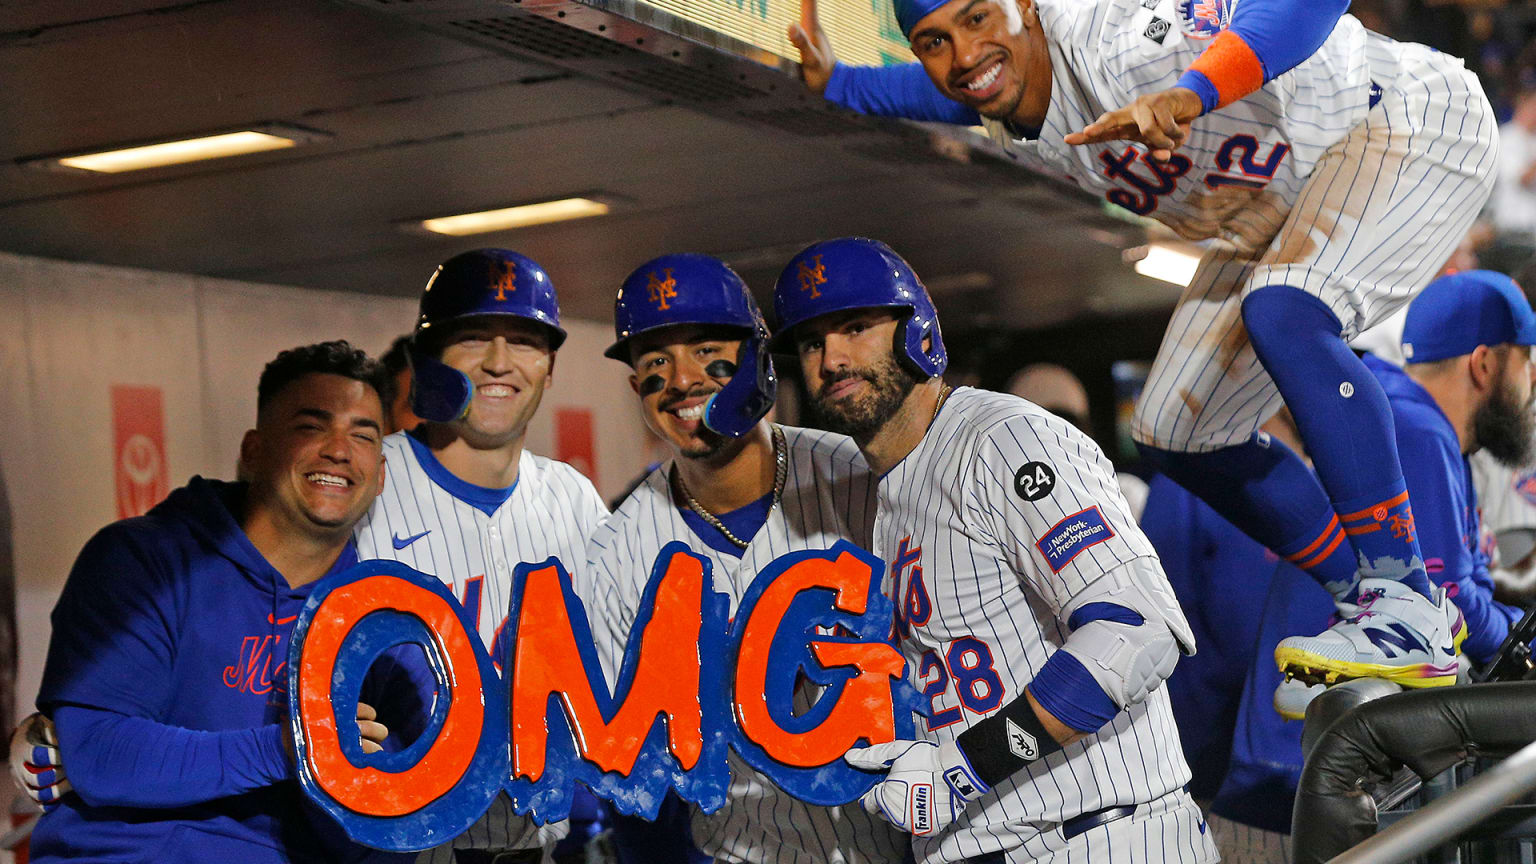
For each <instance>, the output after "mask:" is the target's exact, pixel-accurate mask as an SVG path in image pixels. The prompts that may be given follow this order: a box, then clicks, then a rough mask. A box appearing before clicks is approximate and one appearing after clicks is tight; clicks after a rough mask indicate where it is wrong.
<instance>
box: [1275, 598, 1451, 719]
mask: <svg viewBox="0 0 1536 864" xmlns="http://www.w3.org/2000/svg"><path fill="white" fill-rule="evenodd" d="M1359 591H1360V593H1359V597H1357V598H1356V600H1355V602H1354V603H1353V604H1350V603H1341V604H1340V612H1339V614H1340V615H1341V616H1343V620H1341V621H1339V622H1338V623H1337V624H1335V625H1333V626H1332V627H1330V628H1328V629H1327V630H1325V631H1323V632H1322V633H1320V634H1319V635H1317V636H1291V637H1289V638H1287V639H1283V640H1281V642H1280V644H1279V645H1278V646H1276V647H1275V664H1276V665H1277V666H1279V667H1280V671H1281V672H1283V673H1285V675H1286V677H1287V678H1288V679H1295V680H1297V681H1300V682H1302V683H1303V684H1337V683H1338V682H1340V681H1347V680H1350V679H1353V678H1384V679H1386V680H1388V681H1392V682H1395V683H1397V684H1401V685H1402V686H1404V687H1448V686H1450V685H1452V684H1455V683H1456V670H1457V663H1456V655H1457V653H1458V652H1459V651H1460V650H1461V643H1462V640H1464V639H1466V638H1467V625H1466V620H1465V619H1464V618H1463V617H1462V615H1461V610H1460V609H1457V608H1456V606H1455V604H1453V603H1451V601H1450V599H1449V598H1448V597H1446V595H1445V590H1444V589H1443V588H1436V589H1435V594H1434V597H1433V599H1431V598H1429V597H1425V596H1423V595H1422V594H1419V593H1418V592H1417V591H1414V590H1413V589H1412V588H1409V587H1408V586H1406V585H1404V584H1403V583H1401V582H1398V581H1396V580H1393V579H1362V580H1360V589H1359ZM1277 698H1278V697H1277ZM1303 710H1305V708H1303Z"/></svg>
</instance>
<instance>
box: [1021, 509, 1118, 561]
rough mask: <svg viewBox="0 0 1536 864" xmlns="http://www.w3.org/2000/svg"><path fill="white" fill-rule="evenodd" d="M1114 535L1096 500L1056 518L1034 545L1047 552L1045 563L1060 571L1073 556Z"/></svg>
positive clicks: (1043, 553)
mask: <svg viewBox="0 0 1536 864" xmlns="http://www.w3.org/2000/svg"><path fill="white" fill-rule="evenodd" d="M1113 536H1115V531H1114V529H1113V528H1110V527H1109V523H1108V522H1105V521H1104V514H1103V513H1100V512H1099V505H1097V504H1095V505H1093V506H1092V507H1089V508H1088V509H1087V510H1079V511H1078V512H1076V513H1073V514H1072V515H1071V516H1068V517H1067V518H1065V519H1063V520H1061V521H1060V522H1057V523H1056V524H1055V526H1053V527H1052V528H1051V530H1049V531H1047V532H1045V536H1044V537H1041V538H1040V539H1039V540H1036V541H1035V548H1036V549H1039V550H1040V554H1041V555H1043V556H1045V563H1047V564H1049V565H1050V566H1051V572H1052V573H1060V572H1061V568H1063V567H1065V566H1067V565H1068V564H1070V563H1072V559H1073V558H1076V557H1077V556H1078V555H1079V554H1081V553H1082V551H1083V550H1084V549H1087V548H1089V547H1091V546H1097V545H1098V544H1100V543H1103V542H1104V541H1105V540H1108V539H1109V538H1111V537H1113Z"/></svg>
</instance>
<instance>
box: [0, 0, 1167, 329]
mask: <svg viewBox="0 0 1536 864" xmlns="http://www.w3.org/2000/svg"><path fill="white" fill-rule="evenodd" d="M670 2H682V0H670ZM698 2H706V0H698ZM774 2H779V0H774ZM642 21H643V22H646V23H641V22H642ZM679 34H681V35H679ZM685 37H687V38H685ZM748 58H752V59H748ZM791 71H792V64H789V63H788V62H786V61H784V60H782V58H778V57H775V56H773V55H771V54H767V53H764V52H761V51H757V50H754V49H752V48H751V47H750V46H748V45H746V44H745V43H742V42H739V41H737V40H735V39H732V38H728V37H725V36H721V35H720V34H718V33H715V32H712V31H709V30H706V29H703V28H700V27H697V26H695V25H692V24H689V23H688V22H684V21H681V20H680V19H677V18H674V17H671V16H668V15H666V14H664V13H662V12H658V11H656V9H655V8H653V7H649V6H643V5H641V4H640V3H636V2H631V0H592V2H590V3H577V2H575V0H523V2H517V0H506V2H490V0H344V2H343V0H336V2H322V0H186V2H179V3H170V2H164V0H161V2H149V0H7V2H0V250H5V251H10V252H17V253H21V254H28V255H39V256H46V257H54V258H62V259H67V260H76V261H90V262H97V263H104V264H115V265H125V266H132V267H143V268H149V269H154V270H165V271H174V272H184V273H196V274H205V275H213V276H220V277H227V278H232V279H239V280H248V281H254V282H271V283H281V284H290V285H299V286H308V287H318V288H332V289H345V290H353V291H360V292H372V293H383V294H394V295H413V294H414V293H415V292H417V291H418V290H419V289H420V287H421V285H422V284H423V283H424V282H425V279H426V277H427V276H428V275H429V274H430V273H431V270H432V268H433V267H434V266H435V265H436V263H437V262H439V261H440V260H442V259H444V258H446V257H448V256H449V255H451V254H453V253H455V252H457V251H460V250H462V249H465V248H470V247H473V246H487V245H499V246H507V247H510V248H514V249H518V250H520V251H522V252H525V253H527V254H530V255H532V256H533V257H535V258H536V259H538V260H539V261H541V262H543V263H544V264H545V265H546V266H547V267H548V269H549V270H550V272H551V274H552V275H553V276H554V278H555V281H556V284H557V286H558V287H559V289H560V293H561V299H562V304H563V306H564V308H565V311H566V314H568V315H576V316H581V317H586V318H592V319H595V320H600V321H606V320H608V317H609V314H610V309H611V307H610V303H611V298H612V294H613V290H614V289H615V288H616V287H617V284H618V281H619V280H620V279H621V278H622V277H623V276H624V274H625V273H626V272H628V270H629V269H631V268H632V267H634V266H635V265H637V264H638V263H640V262H641V261H642V260H644V259H645V258H648V257H650V256H652V255H655V254H660V253H662V252H671V251H684V250H689V251H703V252H709V253H713V254H717V255H721V256H722V257H725V258H726V259H727V260H728V261H730V262H731V263H733V264H734V265H735V266H736V267H737V268H738V269H739V270H740V271H741V272H742V274H743V275H744V276H746V277H747V279H748V281H749V282H751V283H752V285H753V287H754V288H755V289H756V290H757V291H758V292H759V294H760V296H762V295H763V294H764V293H765V292H766V291H767V290H768V289H770V288H771V285H772V280H773V278H774V276H775V275H776V274H777V270H778V267H779V266H780V265H781V264H782V262H783V261H785V260H787V259H788V257H789V256H790V255H791V254H792V253H793V252H794V251H796V250H797V249H798V248H800V247H801V246H803V245H805V244H807V243H809V242H812V241H814V240H818V239H823V238H825V237H829V236H836V235H839V234H865V235H868V236H872V237H877V238H880V239H883V240H886V241H888V242H890V243H892V245H894V246H895V247H896V248H897V249H898V250H900V251H901V252H903V253H904V254H905V255H906V256H907V257H908V258H909V259H910V260H911V261H912V262H913V264H914V266H915V267H916V268H917V270H918V272H919V273H920V274H921V275H923V276H924V277H925V278H926V279H927V280H928V281H929V282H930V285H931V287H932V288H933V290H934V293H935V295H936V299H937V301H938V304H939V306H940V309H941V311H942V312H943V313H944V314H945V316H946V320H947V321H948V322H950V323H951V326H952V327H955V326H956V325H958V327H959V328H964V327H965V326H967V325H971V326H987V327H996V328H1002V327H1007V328H1020V329H1030V328H1034V327H1038V326H1043V325H1046V324H1051V323H1057V322H1060V321H1063V320H1069V319H1071V318H1074V317H1076V316H1079V315H1086V314H1091V313H1094V312H1100V313H1103V312H1122V313H1123V312H1127V311H1132V310H1135V309H1137V308H1157V309H1162V308H1166V306H1168V305H1169V304H1171V302H1172V299H1173V297H1174V296H1176V294H1177V291H1176V289H1173V288H1172V287H1171V286H1168V285H1167V284H1166V283H1160V282H1155V281H1153V280H1149V279H1144V278H1143V277H1140V276H1136V275H1135V274H1134V273H1132V272H1131V271H1130V269H1129V268H1128V267H1126V266H1125V265H1124V264H1122V262H1121V260H1120V249H1121V248H1122V247H1125V246H1131V245H1135V244H1137V243H1140V242H1142V237H1143V232H1142V229H1140V228H1138V227H1136V226H1132V225H1129V224H1127V223H1124V222H1121V221H1119V220H1116V219H1114V218H1112V217H1110V216H1108V215H1106V214H1105V212H1104V211H1103V210H1102V208H1101V207H1100V206H1099V205H1098V202H1097V201H1095V200H1093V199H1091V198H1089V197H1088V196H1085V195H1083V194H1081V193H1079V192H1077V191H1076V190H1074V189H1071V188H1069V187H1066V186H1063V185H1060V184H1058V183H1057V182H1056V181H1053V180H1049V179H1046V178H1043V177H1040V176H1038V175H1035V174H1033V173H1031V172H1029V171H1028V170H1026V169H1024V168H1022V167H1020V166H1017V165H1015V164H1013V163H1011V162H1010V161H1008V160H1007V159H1006V157H1004V156H1003V155H1002V154H1001V153H1000V151H997V150H996V149H995V148H993V147H992V145H991V144H990V143H989V142H985V141H983V140H982V139H981V138H980V137H979V136H975V135H972V134H970V133H966V132H963V131H950V130H934V129H930V128H927V127H923V126H919V125H917V124H908V123H901V122H895V121H883V120H876V119H871V118H864V117H858V116H854V115H851V114H847V113H845V112H841V111H837V110H835V109H832V108H830V107H829V106H827V105H825V104H824V103H822V102H821V101H820V100H817V99H813V98H810V97H807V96H806V95H805V94H804V92H803V90H802V89H801V88H800V85H799V84H798V82H797V81H795V80H794V79H793V78H792V77H791V76H790V74H789V73H790V72H791ZM273 122H275V123H283V124H288V125H291V126H297V127H302V128H304V129H308V130H312V131H313V132H314V133H315V134H314V140H312V141H310V142H308V143H306V144H304V145H303V146H300V147H295V148H293V149H290V150H283V151H276V152H271V153H262V154H254V155H249V156H240V157H235V158H229V159H223V160H217V161H210V162H203V163H198V164H192V165H183V166H176V167H167V168H161V169H151V170H147V171H141V172H136V173H132V174H121V175H81V174H69V173H59V172H50V171H46V170H40V169H38V168H35V167H27V166H24V165H22V164H19V163H20V162H22V161H24V160H26V159H28V157H35V156H40V155H45V154H57V153H67V152H79V151H82V150H87V149H91V148H97V147H107V146H111V145H118V144H123V143H127V142H136V141H153V140H157V139H158V140H163V139H167V138H174V137H179V136H186V135H192V134H197V133H203V132H209V131H218V130H224V129H230V128H247V127H249V126H251V125H252V124H259V123H273ZM592 192H600V193H602V194H604V195H606V196H609V197H610V198H611V199H612V200H613V201H615V202H616V204H615V209H614V210H613V212H611V213H610V214H609V215H607V216H603V217H599V218H596V219H590V220H584V221H578V222H566V223H560V224H555V225H546V226H538V227H532V228H525V229H520V230H517V231H512V232H503V233H499V234H488V235H480V236H478V237H473V238H444V237H434V236H430V235H422V234H413V233H408V232H406V231H404V230H402V229H401V228H400V227H399V225H398V223H400V222H402V221H408V220H412V219H421V218H426V217H432V216H440V215H446V214H450V213H457V212H464V211H468V210H476V209H486V208H491V207H498V206H506V205H509V204H515V203H521V202H525V201H530V200H538V199H543V198H555V197H561V196H566V195H575V194H582V193H592ZM957 319H958V320H957Z"/></svg>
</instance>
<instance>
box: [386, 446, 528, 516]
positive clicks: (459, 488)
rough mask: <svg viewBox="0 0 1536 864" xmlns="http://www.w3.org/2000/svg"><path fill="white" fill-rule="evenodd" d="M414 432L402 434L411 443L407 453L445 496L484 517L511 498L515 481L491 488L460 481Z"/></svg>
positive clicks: (515, 484) (491, 513)
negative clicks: (439, 487) (414, 458)
mask: <svg viewBox="0 0 1536 864" xmlns="http://www.w3.org/2000/svg"><path fill="white" fill-rule="evenodd" d="M421 428H423V427H422V426H417V427H416V429H412V430H411V431H409V432H407V433H405V440H407V441H409V442H411V450H413V451H415V453H416V461H417V462H420V463H421V470H423V471H425V472H427V477H428V478H429V479H430V480H431V481H432V482H433V483H436V484H437V485H438V486H441V487H442V488H443V490H444V491H446V492H447V493H448V494H449V495H452V496H453V497H455V498H457V499H459V500H460V501H463V502H464V503H465V504H468V505H469V506H471V507H473V508H475V509H476V510H479V511H481V512H482V513H484V514H485V515H487V516H490V515H493V514H494V513H495V512H496V510H497V508H499V507H500V506H501V505H503V504H505V503H507V499H508V498H511V497H512V490H514V489H516V488H517V481H516V480H513V481H512V485H511V486H506V487H503V488H499V489H498V488H492V487H490V486H476V485H475V484H473V483H471V482H469V481H468V480H461V479H459V478H458V477H457V476H455V475H454V473H453V472H452V471H449V470H448V469H447V468H444V467H443V463H441V462H439V461H437V456H436V455H434V454H433V453H432V448H431V447H428V446H427V445H426V442H424V441H422V440H421V439H420V438H418V437H416V436H417V430H418V429H421Z"/></svg>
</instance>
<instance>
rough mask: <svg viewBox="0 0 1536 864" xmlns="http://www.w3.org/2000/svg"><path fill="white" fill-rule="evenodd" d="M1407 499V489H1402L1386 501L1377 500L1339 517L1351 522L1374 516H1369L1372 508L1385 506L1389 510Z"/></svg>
mask: <svg viewBox="0 0 1536 864" xmlns="http://www.w3.org/2000/svg"><path fill="white" fill-rule="evenodd" d="M1407 500H1408V490H1407V489H1404V490H1403V491H1402V492H1400V493H1398V494H1397V495H1395V496H1393V497H1392V498H1389V499H1387V500H1386V501H1379V502H1377V503H1375V504H1372V505H1371V506H1369V507H1367V508H1365V509H1364V510H1357V511H1355V512H1354V513H1345V514H1344V515H1342V516H1340V517H1339V518H1340V519H1343V520H1344V521H1345V522H1353V521H1355V520H1357V519H1366V518H1375V517H1372V516H1371V511H1372V510H1375V509H1376V508H1378V507H1385V508H1387V509H1388V510H1391V509H1392V508H1393V507H1396V506H1397V505H1399V504H1401V503H1403V502H1404V501H1407Z"/></svg>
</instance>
